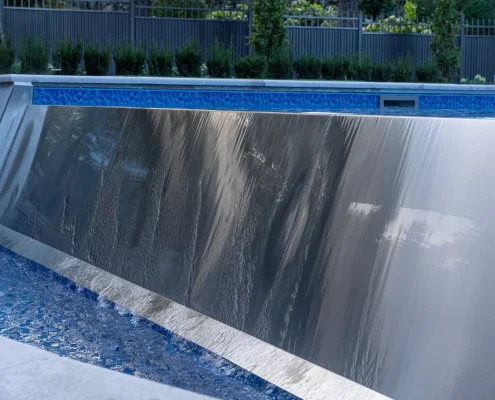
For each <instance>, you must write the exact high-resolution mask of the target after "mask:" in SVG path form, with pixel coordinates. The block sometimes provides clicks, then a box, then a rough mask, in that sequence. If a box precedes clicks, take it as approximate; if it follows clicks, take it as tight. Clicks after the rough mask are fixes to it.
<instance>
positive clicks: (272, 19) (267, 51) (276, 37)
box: [250, 0, 287, 58]
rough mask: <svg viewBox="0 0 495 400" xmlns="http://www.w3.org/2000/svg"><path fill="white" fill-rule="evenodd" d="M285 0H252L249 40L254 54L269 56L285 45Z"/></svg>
mask: <svg viewBox="0 0 495 400" xmlns="http://www.w3.org/2000/svg"><path fill="white" fill-rule="evenodd" d="M286 6H287V0H253V19H254V20H253V23H254V25H253V35H252V36H251V38H250V40H251V43H252V44H253V46H254V50H255V51H256V54H259V55H262V56H265V57H267V58H270V57H271V55H272V53H273V52H279V51H278V50H277V49H280V48H282V47H284V46H285V45H286V38H287V29H286V28H285V26H284V18H285V12H286Z"/></svg>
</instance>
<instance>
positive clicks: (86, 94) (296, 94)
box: [33, 87, 495, 112]
mask: <svg viewBox="0 0 495 400" xmlns="http://www.w3.org/2000/svg"><path fill="white" fill-rule="evenodd" d="M418 97H419V99H418V108H419V109H429V110H440V109H443V110H455V109H467V110H476V109H493V110H495V96H490V95H450V94H420V95H419V96H418ZM33 104H36V105H60V106H61V105H66V106H102V107H137V108H188V109H212V110H232V111H296V112H297V111H299V112H301V111H302V112H304V111H315V110H318V111H332V110H345V109H353V110H359V109H368V110H369V109H379V108H380V94H376V93H344V92H342V93H339V92H327V93H323V92H301V91H285V92H280V91H260V90H252V91H250V90H241V91H238V90H235V91H232V90H231V91H229V90H192V89H113V88H56V87H34V88H33Z"/></svg>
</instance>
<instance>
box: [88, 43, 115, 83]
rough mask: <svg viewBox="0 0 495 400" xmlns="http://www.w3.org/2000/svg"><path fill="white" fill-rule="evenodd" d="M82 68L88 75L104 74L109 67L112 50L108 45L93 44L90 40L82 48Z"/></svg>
mask: <svg viewBox="0 0 495 400" xmlns="http://www.w3.org/2000/svg"><path fill="white" fill-rule="evenodd" d="M83 59H84V69H85V70H86V75H89V76H105V75H106V74H108V70H109V69H110V61H111V60H112V52H111V50H110V47H109V46H105V47H98V46H94V45H93V44H92V43H91V42H90V41H88V42H87V43H86V46H85V49H84V56H83Z"/></svg>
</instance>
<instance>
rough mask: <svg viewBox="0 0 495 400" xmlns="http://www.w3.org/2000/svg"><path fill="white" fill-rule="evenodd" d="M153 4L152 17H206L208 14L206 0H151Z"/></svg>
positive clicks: (150, 10)
mask: <svg viewBox="0 0 495 400" xmlns="http://www.w3.org/2000/svg"><path fill="white" fill-rule="evenodd" d="M151 5H153V8H150V9H149V12H150V16H151V17H163V18H195V19H204V18H206V16H207V9H206V8H207V7H206V3H205V1H204V0H151ZM160 7H162V8H160Z"/></svg>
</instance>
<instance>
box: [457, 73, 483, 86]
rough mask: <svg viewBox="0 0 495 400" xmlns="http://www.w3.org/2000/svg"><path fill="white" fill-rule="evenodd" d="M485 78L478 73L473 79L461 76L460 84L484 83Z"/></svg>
mask: <svg viewBox="0 0 495 400" xmlns="http://www.w3.org/2000/svg"><path fill="white" fill-rule="evenodd" d="M486 83H487V80H486V78H485V77H484V76H481V75H480V74H478V75H476V76H475V77H474V79H466V78H462V79H461V84H469V85H486Z"/></svg>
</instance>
